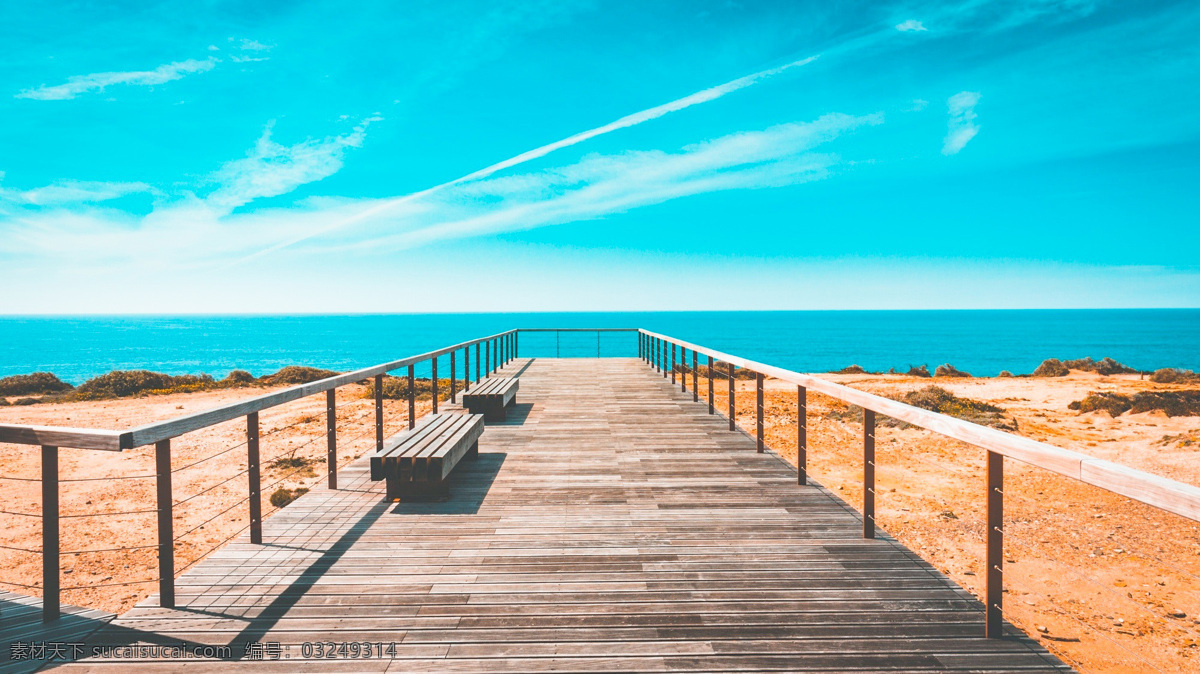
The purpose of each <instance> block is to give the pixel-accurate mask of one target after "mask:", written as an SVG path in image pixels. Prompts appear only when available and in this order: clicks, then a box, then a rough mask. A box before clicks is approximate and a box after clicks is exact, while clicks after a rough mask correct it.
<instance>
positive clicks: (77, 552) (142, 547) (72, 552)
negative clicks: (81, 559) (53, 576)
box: [58, 544, 158, 555]
mask: <svg viewBox="0 0 1200 674" xmlns="http://www.w3.org/2000/svg"><path fill="white" fill-rule="evenodd" d="M157 547H158V545H157V544H154V545H131V546H128V547H124V548H101V549H98V550H69V551H67V552H60V553H58V554H59V555H85V554H88V553H92V552H125V551H126V550H148V549H150V548H157Z"/></svg>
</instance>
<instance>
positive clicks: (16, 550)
mask: <svg viewBox="0 0 1200 674" xmlns="http://www.w3.org/2000/svg"><path fill="white" fill-rule="evenodd" d="M0 550H12V551H14V552H28V553H31V554H35V555H40V554H42V551H41V550H29V549H28V548H14V547H12V546H11V545H0Z"/></svg>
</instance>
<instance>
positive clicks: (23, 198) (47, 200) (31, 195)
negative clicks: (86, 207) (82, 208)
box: [0, 172, 152, 206]
mask: <svg viewBox="0 0 1200 674" xmlns="http://www.w3.org/2000/svg"><path fill="white" fill-rule="evenodd" d="M3 177H4V173H3V172H0V179H3ZM150 191H152V190H151V188H150V186H149V185H147V184H145V183H138V182H131V183H121V182H116V183H113V182H92V181H78V180H64V181H61V182H57V183H54V184H51V185H46V186H44V187H35V188H33V189H28V190H13V189H7V188H5V187H3V186H0V201H6V202H8V203H11V204H21V205H29V206H59V205H63V204H78V203H94V202H99V201H108V200H110V199H119V198H120V197H123V196H126V195H129V194H136V193H139V192H150Z"/></svg>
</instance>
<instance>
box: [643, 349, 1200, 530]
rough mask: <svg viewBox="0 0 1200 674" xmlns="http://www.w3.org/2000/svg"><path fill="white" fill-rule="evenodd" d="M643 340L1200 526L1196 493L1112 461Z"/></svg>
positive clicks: (718, 355) (776, 370) (722, 356)
mask: <svg viewBox="0 0 1200 674" xmlns="http://www.w3.org/2000/svg"><path fill="white" fill-rule="evenodd" d="M640 332H641V333H642V334H643V335H646V336H647V337H652V338H655V339H659V340H661V341H663V342H666V343H671V344H675V345H678V346H681V347H683V348H686V349H691V350H693V351H696V352H698V353H702V354H705V355H707V356H711V357H712V358H714V359H716V360H720V361H724V362H726V363H730V364H731V365H735V366H737V367H740V368H744V369H747V370H752V371H754V372H758V373H761V374H763V375H765V376H768V377H773V378H775V379H780V380H783V381H786V382H790V383H793V384H796V385H797V386H803V387H805V388H806V389H808V390H810V391H816V392H818V393H824V394H825V395H827V396H830V397H832V398H837V399H838V400H841V401H843V402H847V403H850V404H853V405H858V406H859V407H862V408H863V409H868V410H872V411H874V412H877V413H879V414H884V415H886V416H889V417H892V418H893V419H899V420H900V421H904V422H907V423H910V424H912V425H914V426H920V427H921V428H925V429H928V430H931V431H934V432H935V433H939V434H941V435H944V436H946V437H949V438H953V439H955V440H961V441H962V442H965V443H967V444H969V445H973V446H975V447H980V448H983V449H986V450H989V451H992V452H996V453H997V454H1001V455H1003V456H1006V457H1009V458H1012V459H1016V460H1017V461H1021V462H1022V463H1027V464H1029V465H1032V466H1037V467H1039V468H1044V469H1045V470H1048V471H1051V472H1053V473H1058V474H1059V475H1065V476H1067V477H1069V478H1072V479H1074V480H1078V481H1080V482H1083V483H1085V484H1090V485H1092V486H1094V487H1100V488H1101V489H1105V490H1108V491H1111V492H1113V493H1116V494H1120V495H1121V496H1125V497H1127V498H1130V499H1133V500H1135V501H1138V502H1141V503H1145V504H1147V505H1151V506H1154V507H1156V508H1158V509H1160V510H1165V511H1167V512H1170V513H1174V514H1176V515H1180V516H1182V517H1186V518H1188V519H1190V520H1195V521H1200V487H1195V486H1192V485H1190V484H1186V483H1183V482H1178V481H1176V480H1171V479H1168V478H1165V477H1160V476H1158V475H1152V474H1150V473H1146V472H1144V471H1140V470H1136V469H1134V468H1130V467H1128V466H1123V465H1121V464H1118V463H1113V462H1112V461H1106V460H1104V459H1097V458H1094V457H1091V456H1088V455H1086V454H1082V453H1080V452H1076V451H1072V450H1069V449H1063V448H1061V447H1055V446H1053V445H1048V444H1046V443H1044V442H1038V441H1037V440H1031V439H1029V438H1023V437H1020V436H1017V435H1012V434H1010V433H1005V432H1003V431H998V430H996V429H994V428H988V427H986V426H980V425H979V424H973V423H971V422H969V421H963V420H962V419H956V418H954V417H950V416H946V415H945V414H940V413H938V412H932V411H930V410H925V409H921V408H919V407H913V406H912V405H908V404H906V403H902V402H899V401H896V400H892V399H890V398H884V397H882V396H877V395H875V394H873V393H867V392H865V391H859V390H858V389H853V388H850V387H849V386H845V385H843V384H837V383H834V382H831V381H827V380H824V379H820V378H818V377H814V376H812V375H807V374H801V373H799V372H793V371H791V370H785V369H783V368H781V367H775V366H773V365H767V364H766V363H759V362H757V361H753V360H750V359H748V358H741V357H739V356H734V355H732V354H728V353H724V352H721V351H717V350H715V349H709V348H705V347H703V346H699V345H697V344H692V343H690V342H685V341H682V340H679V339H675V338H674V337H669V336H667V335H662V334H659V333H656V332H649V331H647V330H641V331H640Z"/></svg>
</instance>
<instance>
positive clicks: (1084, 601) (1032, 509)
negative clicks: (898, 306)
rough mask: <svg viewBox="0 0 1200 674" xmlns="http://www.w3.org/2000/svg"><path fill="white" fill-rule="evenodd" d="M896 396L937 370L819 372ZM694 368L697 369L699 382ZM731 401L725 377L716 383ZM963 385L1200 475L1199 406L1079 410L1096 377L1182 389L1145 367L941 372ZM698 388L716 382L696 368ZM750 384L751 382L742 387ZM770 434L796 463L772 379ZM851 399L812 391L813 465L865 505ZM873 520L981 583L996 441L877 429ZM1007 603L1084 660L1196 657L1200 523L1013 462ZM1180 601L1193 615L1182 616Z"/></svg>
mask: <svg viewBox="0 0 1200 674" xmlns="http://www.w3.org/2000/svg"><path fill="white" fill-rule="evenodd" d="M821 376H823V377H825V378H826V379H829V380H833V381H837V382H839V383H842V384H847V385H849V386H853V387H855V388H859V389H862V390H866V391H870V392H873V393H878V394H883V395H890V396H895V395H897V394H899V393H903V392H905V391H910V390H914V389H918V388H922V387H925V386H928V385H929V384H930V383H931V381H930V380H929V379H921V378H913V377H906V376H894V375H891V376H889V375H865V376H864V375H821ZM689 383H690V382H689ZM715 383H716V384H717V386H716V387H715V391H716V392H717V395H716V398H717V405H716V406H717V409H718V410H726V409H728V398H727V397H726V396H725V395H723V394H722V392H723V391H725V390H726V387H727V386H728V384H727V382H726V381H723V380H722V381H717V382H715ZM934 383H936V384H937V385H939V386H942V387H943V388H946V389H948V390H950V391H951V392H953V393H954V394H955V395H958V396H963V397H968V398H972V399H976V400H983V401H987V402H990V403H992V404H994V405H997V406H1000V407H1002V408H1004V409H1005V410H1007V411H1008V412H1009V413H1010V414H1011V415H1012V416H1013V417H1014V418H1015V419H1016V420H1017V422H1018V425H1019V429H1020V430H1019V431H1018V433H1019V434H1020V435H1024V436H1027V437H1030V438H1034V439H1037V440H1041V441H1045V442H1047V443H1049V444H1053V445H1057V446H1061V447H1067V448H1070V449H1075V450H1077V451H1080V452H1083V453H1086V454H1089V455H1092V456H1097V457H1102V458H1105V459H1109V460H1112V461H1116V462H1119V463H1123V464H1126V465H1130V466H1133V467H1136V468H1139V469H1141V470H1145V471H1148V472H1150V473H1154V474H1157V475H1162V476H1165V477H1170V478H1172V479H1176V480H1180V481H1183V482H1187V483H1190V484H1200V460H1198V459H1200V454H1198V453H1200V418H1198V417H1175V418H1169V417H1167V416H1166V415H1164V414H1161V413H1147V414H1125V415H1122V416H1120V417H1117V418H1115V419H1114V418H1111V417H1110V416H1109V415H1108V414H1107V413H1103V412H1101V413H1089V414H1082V415H1081V414H1078V413H1076V412H1072V411H1070V410H1068V409H1067V405H1068V403H1070V402H1072V401H1074V400H1079V399H1081V398H1083V397H1084V396H1086V395H1087V394H1088V393H1089V392H1092V391H1117V392H1123V393H1130V392H1134V391H1137V390H1146V389H1158V390H1168V389H1172V388H1176V389H1178V388H1184V387H1179V386H1169V385H1157V384H1152V383H1151V382H1149V381H1143V380H1141V379H1140V378H1139V377H1138V375H1118V376H1111V377H1101V376H1098V375H1093V374H1088V373H1072V374H1071V375H1070V376H1068V377H1062V378H1053V379H1032V378H1031V379H1021V378H1012V379H1009V378H1004V379H984V378H972V379H952V380H951V379H937V380H934ZM700 388H701V391H706V389H707V382H706V380H704V379H701V380H700ZM753 388H754V382H753V381H740V382H738V390H739V394H738V395H737V396H736V397H735V401H736V403H737V412H738V423H739V425H740V426H741V427H742V428H744V429H747V430H749V431H750V432H753V429H754V427H755V419H754V414H755V412H754V392H753ZM740 391H744V393H743V392H740ZM764 407H765V414H764V417H765V421H764V424H765V435H766V439H767V443H768V444H769V445H770V446H771V447H772V448H774V449H776V450H777V451H778V452H779V453H780V454H781V455H782V456H784V457H785V458H786V459H788V460H789V461H790V462H792V463H793V464H794V463H795V456H796V421H795V420H796V411H797V406H796V387H795V386H793V385H791V384H787V383H784V382H780V381H772V380H768V381H767V384H766V395H765V404H764ZM844 409H845V406H844V405H843V404H842V403H840V402H838V401H835V400H833V399H831V398H828V397H826V396H821V395H814V394H810V396H809V407H808V429H809V435H808V438H809V443H808V444H809V448H808V467H809V474H810V475H811V476H812V478H813V479H815V480H816V481H818V482H820V483H821V484H824V485H825V486H827V487H829V488H830V489H833V490H834V491H835V492H836V493H837V494H838V495H839V496H841V497H842V498H844V499H845V500H846V501H847V502H848V503H850V504H851V505H853V506H855V507H856V508H857V507H861V505H862V487H861V485H862V474H863V473H862V426H861V422H860V421H856V420H854V419H853V418H852V417H849V416H844V415H842V416H844V418H839V415H838V414H833V415H831V414H830V413H831V412H834V411H835V410H841V411H843V412H844ZM876 445H877V449H876V453H877V455H876V465H877V468H876V494H877V496H876V508H877V517H876V521H877V523H878V524H879V525H880V526H881V527H882V528H883V529H885V530H886V531H887V532H888V533H890V534H891V535H893V536H895V537H896V538H897V539H899V540H900V541H902V542H903V543H905V544H906V545H908V546H910V547H911V548H912V549H914V550H916V551H917V552H919V553H920V554H921V555H922V556H923V557H924V558H926V559H928V560H930V561H931V562H933V563H934V565H935V566H937V567H938V568H939V569H940V570H941V571H943V572H944V573H946V574H947V575H949V576H950V577H951V578H953V579H954V580H955V581H956V582H958V583H960V584H961V585H963V586H964V587H966V588H968V589H970V590H971V591H973V592H974V593H975V594H976V595H978V596H982V592H983V590H984V587H985V575H984V572H985V568H984V567H985V563H984V554H985V545H984V533H985V531H986V523H985V522H986V520H985V515H986V507H985V506H986V504H985V498H986V479H985V467H986V452H985V451H984V450H981V449H977V448H974V447H970V446H968V445H965V444H963V443H960V442H957V441H954V440H949V439H947V438H944V437H941V436H938V435H936V434H934V433H932V432H929V431H925V430H922V429H917V428H908V429H902V428H896V427H885V426H880V427H879V428H878V429H877V433H876ZM1005 515H1006V517H1005V558H1006V559H1005V587H1006V594H1005V600H1004V604H1005V605H1004V609H1005V617H1006V619H1008V620H1009V621H1011V622H1013V623H1014V624H1015V625H1017V626H1018V627H1020V628H1021V629H1023V630H1025V631H1026V632H1028V633H1030V634H1032V635H1033V636H1035V637H1036V638H1038V639H1039V640H1040V641H1041V642H1042V643H1043V644H1044V645H1045V646H1046V647H1047V648H1048V649H1050V650H1051V651H1053V652H1054V653H1056V654H1058V655H1059V656H1060V657H1062V658H1063V659H1064V660H1066V661H1067V662H1069V663H1071V664H1073V665H1074V666H1076V667H1077V668H1079V669H1080V670H1083V671H1128V672H1135V671H1137V672H1141V671H1151V670H1152V669H1159V670H1162V671H1177V672H1189V671H1197V670H1200V657H1198V656H1200V652H1198V650H1197V640H1198V639H1200V619H1198V618H1200V601H1198V599H1200V524H1197V523H1195V522H1192V521H1190V520H1187V519H1185V518H1181V517H1177V516H1175V515H1169V514H1166V513H1163V512H1161V511H1158V510H1156V509H1154V508H1151V507H1148V506H1143V505H1141V504H1138V503H1134V502H1131V501H1129V500H1128V499H1126V498H1123V497H1120V496H1117V495H1114V494H1111V493H1109V492H1106V491H1104V490H1101V489H1097V488H1094V487H1091V486H1088V485H1084V484H1081V483H1078V482H1075V481H1072V480H1069V479H1067V478H1063V477H1059V476H1057V475H1054V474H1051V473H1048V472H1046V471H1043V470H1041V469H1037V468H1033V467H1030V466H1026V465H1024V464H1020V463H1018V462H1016V461H1012V460H1009V461H1006V465H1005ZM1180 614H1183V615H1180Z"/></svg>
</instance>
